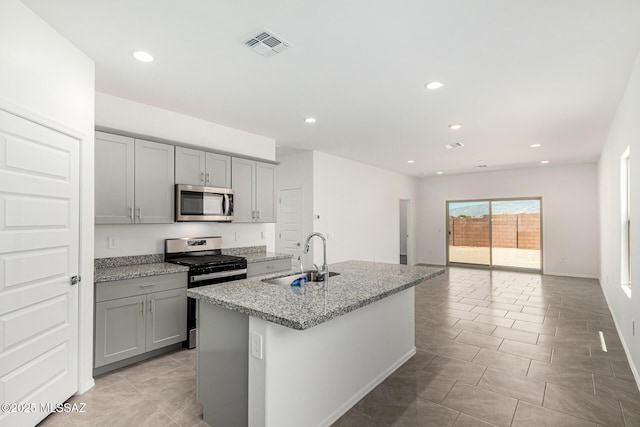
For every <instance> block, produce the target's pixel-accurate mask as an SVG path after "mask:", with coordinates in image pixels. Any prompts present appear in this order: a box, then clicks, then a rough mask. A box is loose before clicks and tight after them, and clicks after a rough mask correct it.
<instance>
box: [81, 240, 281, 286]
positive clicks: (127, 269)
mask: <svg viewBox="0 0 640 427" xmlns="http://www.w3.org/2000/svg"><path fill="white" fill-rule="evenodd" d="M222 253H223V254H227V255H236V256H241V257H244V258H246V259H247V263H249V264H250V263H254V262H260V261H272V260H277V259H286V258H291V255H290V254H280V253H274V252H267V251H266V246H248V247H243V248H230V249H223V250H222ZM94 266H95V271H94V282H95V283H101V282H112V281H117V280H126V279H135V278H138V277H147V276H157V275H161V274H171V273H180V272H183V271H189V268H188V267H184V266H181V265H177V264H171V263H167V262H164V254H151V255H133V256H122V257H113V258H98V259H96V260H95V261H94Z"/></svg>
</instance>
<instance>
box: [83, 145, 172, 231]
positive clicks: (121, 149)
mask: <svg viewBox="0 0 640 427" xmlns="http://www.w3.org/2000/svg"><path fill="white" fill-rule="evenodd" d="M95 159H96V169H95V170H96V177H95V179H96V186H95V188H96V194H95V199H96V204H95V206H96V208H95V210H96V211H95V222H96V224H132V223H144V224H162V223H172V222H173V213H174V182H175V181H174V147H173V146H172V145H167V144H160V143H157V142H151V141H145V140H141V139H133V138H128V137H124V136H119V135H111V134H108V133H104V132H96V156H95Z"/></svg>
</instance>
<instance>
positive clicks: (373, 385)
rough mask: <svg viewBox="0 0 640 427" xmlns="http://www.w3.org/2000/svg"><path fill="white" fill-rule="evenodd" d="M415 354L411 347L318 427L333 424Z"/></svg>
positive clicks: (414, 349)
mask: <svg viewBox="0 0 640 427" xmlns="http://www.w3.org/2000/svg"><path fill="white" fill-rule="evenodd" d="M414 354H416V348H415V347H413V348H412V349H411V350H409V351H408V352H407V353H406V354H405V355H403V356H402V357H400V359H398V360H396V361H395V362H394V363H393V364H392V365H391V366H389V367H388V368H387V369H385V370H384V371H382V372H381V373H380V375H378V376H377V377H375V378H374V379H373V380H371V381H370V382H369V383H368V384H366V385H365V386H364V387H362V388H361V389H360V390H358V391H357V392H356V393H355V394H354V395H353V396H351V397H350V398H349V399H348V400H347V401H346V402H344V403H343V404H342V405H341V406H340V407H339V408H338V409H336V410H335V411H334V412H333V413H332V414H330V415H329V416H328V417H327V418H325V419H324V420H323V421H322V422H321V423H320V424H318V427H325V426H326V427H328V426H331V425H332V424H333V423H335V422H336V421H337V420H338V419H339V418H340V417H341V416H343V415H344V414H345V413H347V411H348V410H349V409H351V408H352V407H353V406H354V405H355V404H356V403H358V402H359V401H360V400H362V398H363V397H365V396H366V395H367V394H368V393H369V392H370V391H371V390H373V389H374V388H376V387H377V386H378V385H379V384H380V383H381V382H382V381H384V380H385V379H386V378H387V377H388V376H389V375H391V374H392V373H394V372H395V370H396V369H398V368H399V367H400V366H402V365H403V364H404V363H405V362H406V361H407V360H409V359H411V358H412V357H413V355H414Z"/></svg>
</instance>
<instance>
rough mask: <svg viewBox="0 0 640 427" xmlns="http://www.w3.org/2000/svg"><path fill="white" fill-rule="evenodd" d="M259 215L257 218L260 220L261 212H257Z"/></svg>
mask: <svg viewBox="0 0 640 427" xmlns="http://www.w3.org/2000/svg"><path fill="white" fill-rule="evenodd" d="M256 212H257V213H258V216H257V217H256V218H258V219H260V211H256Z"/></svg>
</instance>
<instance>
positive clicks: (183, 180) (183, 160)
mask: <svg viewBox="0 0 640 427" xmlns="http://www.w3.org/2000/svg"><path fill="white" fill-rule="evenodd" d="M205 154H206V153H205V152H204V151H199V150H192V149H190V148H184V147H176V184H187V185H205V164H206V163H205V162H206V155H205ZM207 185H208V184H207Z"/></svg>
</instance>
